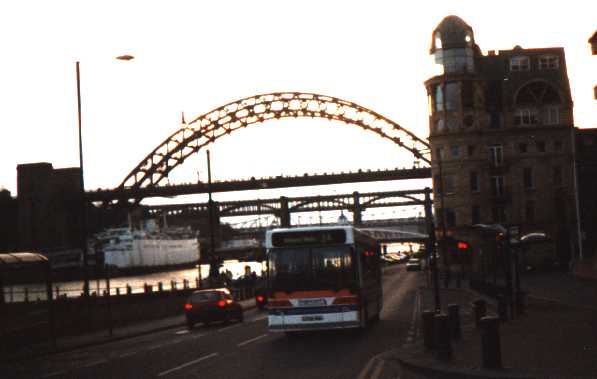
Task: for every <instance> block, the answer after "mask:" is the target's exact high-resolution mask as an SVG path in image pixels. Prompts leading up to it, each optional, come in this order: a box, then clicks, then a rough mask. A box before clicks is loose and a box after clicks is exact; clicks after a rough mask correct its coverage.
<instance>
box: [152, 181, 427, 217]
mask: <svg viewBox="0 0 597 379" xmlns="http://www.w3.org/2000/svg"><path fill="white" fill-rule="evenodd" d="M428 191H430V190H428V189H421V190H407V191H387V192H369V193H359V192H353V193H349V194H337V195H326V196H321V195H320V196H301V197H284V196H282V197H280V198H277V199H257V200H237V201H226V202H214V206H215V207H216V209H215V211H214V213H215V215H216V217H217V218H218V219H219V218H222V217H233V216H259V215H273V216H276V217H278V218H279V219H280V225H282V226H290V214H291V213H300V212H319V211H334V210H347V211H349V212H352V213H353V220H354V223H355V225H360V224H361V223H362V212H363V211H364V210H366V209H368V208H382V207H400V206H413V205H420V206H423V205H424V201H425V194H426V192H428ZM143 209H144V210H145V212H146V213H147V214H148V215H149V216H153V217H155V218H157V217H163V216H166V217H170V216H175V217H176V216H187V217H188V216H193V217H197V218H199V217H201V216H205V215H206V214H207V213H208V210H209V204H208V203H192V204H166V205H148V206H143ZM217 223H218V222H216V224H217Z"/></svg>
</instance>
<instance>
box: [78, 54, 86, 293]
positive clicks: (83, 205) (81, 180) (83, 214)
mask: <svg viewBox="0 0 597 379" xmlns="http://www.w3.org/2000/svg"><path fill="white" fill-rule="evenodd" d="M76 67H77V118H78V121H79V122H78V124H79V128H78V130H79V170H80V171H81V172H80V176H79V186H80V187H81V217H82V219H83V220H81V227H82V229H83V230H82V231H81V234H82V237H81V238H82V240H83V243H82V249H83V296H85V297H89V261H88V257H87V202H86V201H85V180H84V176H83V138H82V135H81V75H80V69H79V61H77V63H76Z"/></svg>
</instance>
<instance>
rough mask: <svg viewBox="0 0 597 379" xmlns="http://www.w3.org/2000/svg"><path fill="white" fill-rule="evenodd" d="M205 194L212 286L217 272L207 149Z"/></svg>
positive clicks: (209, 164) (209, 162)
mask: <svg viewBox="0 0 597 379" xmlns="http://www.w3.org/2000/svg"><path fill="white" fill-rule="evenodd" d="M207 194H208V196H209V200H208V202H207V210H208V217H209V281H210V286H211V287H213V286H214V285H215V284H216V280H217V276H218V274H219V272H218V267H217V264H218V263H217V262H216V246H215V243H216V239H215V235H214V228H215V227H214V214H213V208H214V204H213V200H212V198H211V159H210V154H209V150H207Z"/></svg>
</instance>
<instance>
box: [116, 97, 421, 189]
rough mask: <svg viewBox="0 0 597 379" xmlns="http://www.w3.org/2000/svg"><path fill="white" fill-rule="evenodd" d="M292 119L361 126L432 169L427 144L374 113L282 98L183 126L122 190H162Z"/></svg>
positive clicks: (230, 107) (328, 100)
mask: <svg viewBox="0 0 597 379" xmlns="http://www.w3.org/2000/svg"><path fill="white" fill-rule="evenodd" d="M290 117H292V118H297V117H311V118H315V117H317V118H323V119H329V120H337V121H342V122H344V123H347V124H353V125H357V126H360V127H361V128H363V129H365V130H369V131H372V132H374V133H377V134H378V135H380V136H381V137H383V138H386V139H389V140H390V141H392V142H394V143H395V144H397V145H398V146H400V147H401V148H404V149H406V150H408V151H410V152H411V153H412V154H413V155H414V157H415V158H416V159H419V160H421V161H423V162H424V163H426V164H428V165H430V164H431V157H430V148H429V143H428V142H427V141H426V140H423V139H420V138H418V137H417V136H416V135H414V134H413V133H411V132H410V131H408V130H407V129H404V128H403V127H401V126H400V125H398V124H397V123H396V122H394V121H392V120H390V119H388V118H386V117H384V116H382V115H380V114H378V113H376V112H374V111H372V110H369V109H367V108H365V107H362V106H360V105H358V104H355V103H352V102H350V101H346V100H342V99H338V98H335V97H331V96H325V95H317V94H313V93H300V92H276V93H270V94H264V95H256V96H251V97H247V98H244V99H241V100H237V101H234V102H231V103H229V104H226V105H223V106H221V107H219V108H216V109H214V110H213V111H211V112H208V113H205V114H204V115H202V116H199V117H197V118H196V119H194V120H193V121H191V122H189V123H188V124H183V126H182V127H181V128H180V129H179V130H178V131H176V132H175V133H173V134H172V135H170V136H169V137H168V138H166V140H164V142H162V143H161V144H160V145H159V146H158V147H156V148H155V149H154V150H153V151H152V152H151V153H150V154H148V155H147V157H145V158H144V159H143V160H142V161H141V162H140V163H139V164H138V165H137V166H136V167H135V168H134V169H133V170H132V171H131V172H130V173H129V174H128V175H127V176H126V178H125V179H124V180H123V181H122V183H121V184H120V186H119V188H124V187H128V188H133V189H135V188H145V187H153V186H157V185H158V184H159V183H160V182H161V181H162V180H164V179H165V178H167V177H168V174H169V173H170V171H172V170H173V169H174V168H176V167H177V166H178V165H181V164H182V163H183V162H184V161H185V160H186V159H187V158H188V157H189V156H191V155H192V154H194V153H196V152H197V151H199V150H200V149H201V148H204V147H205V146H207V145H209V144H210V143H212V142H214V141H215V140H217V139H218V138H220V137H222V136H225V135H227V134H230V133H232V132H233V131H235V130H238V129H241V128H244V127H247V126H249V125H251V124H256V123H261V122H264V121H267V120H274V119H281V118H290Z"/></svg>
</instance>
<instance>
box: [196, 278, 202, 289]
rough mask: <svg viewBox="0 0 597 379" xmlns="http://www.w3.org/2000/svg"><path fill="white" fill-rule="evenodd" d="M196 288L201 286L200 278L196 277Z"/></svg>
mask: <svg viewBox="0 0 597 379" xmlns="http://www.w3.org/2000/svg"><path fill="white" fill-rule="evenodd" d="M195 288H197V289H199V288H201V282H199V278H195Z"/></svg>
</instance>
